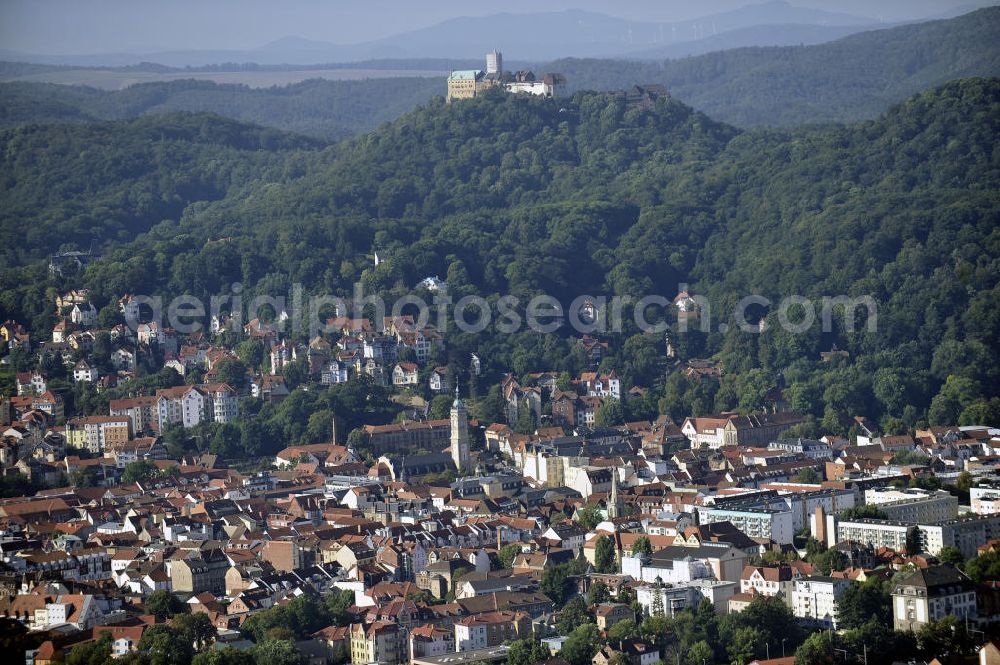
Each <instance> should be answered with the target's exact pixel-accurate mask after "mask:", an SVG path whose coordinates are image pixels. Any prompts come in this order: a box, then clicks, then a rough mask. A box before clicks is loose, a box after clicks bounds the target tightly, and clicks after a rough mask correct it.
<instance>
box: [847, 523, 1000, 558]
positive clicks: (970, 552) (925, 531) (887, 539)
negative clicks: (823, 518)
mask: <svg viewBox="0 0 1000 665" xmlns="http://www.w3.org/2000/svg"><path fill="white" fill-rule="evenodd" d="M911 531H913V532H916V533H915V538H916V544H917V548H918V552H924V553H927V554H933V555H937V554H938V553H939V552H940V551H941V550H942V549H943V548H945V547H956V548H958V550H959V551H960V552H961V553H962V556H964V557H965V558H971V557H973V556H975V555H976V552H977V550H978V548H979V546H980V545H982V544H983V543H985V542H987V541H989V540H992V539H994V538H997V537H998V536H1000V515H983V516H979V515H975V516H970V517H961V518H957V519H951V520H943V521H940V522H935V523H930V524H927V523H924V524H920V523H913V522H901V521H894V520H873V519H862V520H851V521H841V522H838V523H837V527H836V536H837V542H843V541H845V540H853V541H856V542H860V543H865V544H867V545H871V546H872V547H876V548H877V547H890V548H892V549H894V550H897V551H902V550H905V549H906V540H907V535H908V534H909V533H910V532H911ZM915 553H916V552H911V554H915Z"/></svg>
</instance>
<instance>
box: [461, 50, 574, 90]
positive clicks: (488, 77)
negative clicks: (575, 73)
mask: <svg viewBox="0 0 1000 665" xmlns="http://www.w3.org/2000/svg"><path fill="white" fill-rule="evenodd" d="M497 86H503V88H504V89H505V90H507V92H512V93H526V94H529V95H539V96H542V97H560V96H562V95H563V94H564V92H565V87H566V78H565V77H564V76H563V75H562V74H552V73H549V74H545V75H543V76H542V77H541V78H536V76H535V73H534V72H531V71H518V72H507V71H504V69H503V54H502V53H500V51H497V50H495V49H494V50H493V51H490V52H489V53H487V54H486V70H485V71H483V70H481V69H457V70H455V71H453V72H451V74H449V75H448V101H449V102H451V101H452V100H455V99H472V98H474V97H477V96H479V95H481V94H482V93H483V92H485V91H486V90H488V89H490V88H493V87H497Z"/></svg>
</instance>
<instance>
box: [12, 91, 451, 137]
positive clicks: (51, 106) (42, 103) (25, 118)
mask: <svg viewBox="0 0 1000 665" xmlns="http://www.w3.org/2000/svg"><path fill="white" fill-rule="evenodd" d="M443 85H444V84H443V81H442V80H440V79H436V78H425V77H415V76H400V77H392V78H374V79H365V80H356V81H354V80H344V81H330V80H326V79H309V80H305V81H302V82H299V83H293V84H289V85H285V86H271V87H262V88H251V87H249V86H246V85H239V84H231V83H215V82H212V81H200V80H195V79H179V80H176V81H166V82H156V83H140V84H136V85H132V86H129V87H127V88H125V89H123V90H114V91H109V90H98V89H96V88H90V87H86V86H75V85H74V86H70V85H59V84H54V83H35V82H23V81H12V82H5V83H0V127H17V126H20V125H24V124H30V123H51V122H98V121H101V120H121V119H126V118H134V117H140V116H144V115H155V114H161V113H172V112H180V111H186V112H209V113H216V114H218V115H221V116H224V117H227V118H232V119H233V120H239V121H242V122H249V123H255V124H259V125H264V126H267V127H274V128H276V129H281V130H284V131H289V132H296V133H299V134H303V135H306V136H310V137H313V138H317V139H321V140H324V141H336V140H340V139H343V138H346V137H349V136H352V135H355V134H359V133H362V132H367V131H370V130H372V129H374V128H376V127H377V126H378V125H379V124H380V123H383V122H389V121H391V120H394V119H395V118H397V117H398V116H400V115H401V114H403V113H405V112H406V111H408V110H410V109H412V108H413V107H414V106H416V105H418V104H423V103H425V102H426V101H427V100H429V99H430V98H431V97H433V96H434V95H437V94H441V92H442V89H443Z"/></svg>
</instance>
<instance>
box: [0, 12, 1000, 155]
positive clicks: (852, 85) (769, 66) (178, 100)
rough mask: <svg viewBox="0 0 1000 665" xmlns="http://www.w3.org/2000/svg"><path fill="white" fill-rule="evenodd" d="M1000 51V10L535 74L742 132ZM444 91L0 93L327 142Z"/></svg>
mask: <svg viewBox="0 0 1000 665" xmlns="http://www.w3.org/2000/svg"><path fill="white" fill-rule="evenodd" d="M998 43H1000V8H989V9H983V10H979V11H977V12H973V13H970V14H967V15H964V16H960V17H958V18H955V19H949V20H942V21H931V22H927V23H921V24H914V25H907V26H900V27H896V28H890V29H886V30H879V31H869V32H865V33H861V34H857V35H852V36H850V37H847V38H844V39H842V40H838V41H835V42H831V43H827V44H819V45H813V46H805V47H784V48H750V49H739V50H734V51H723V52H719V53H710V54H706V55H701V56H697V57H692V58H687V59H683V60H676V61H665V62H657V63H641V62H635V61H625V60H576V59H566V60H559V61H556V62H553V63H543V64H540V65H537V66H535V67H536V71H559V72H563V73H564V74H565V75H566V76H567V78H568V80H569V87H570V89H571V90H582V89H591V90H617V89H623V88H626V87H628V86H630V85H633V84H647V83H662V84H664V85H665V86H666V87H667V89H668V90H669V91H670V92H671V94H672V95H673V96H675V97H676V98H678V99H680V100H682V101H684V102H685V103H688V104H690V105H692V106H693V107H694V108H696V109H698V110H701V111H704V112H706V113H707V114H708V115H710V116H712V117H715V118H720V119H723V120H725V121H727V122H730V123H733V124H736V125H740V126H758V125H766V126H791V125H796V124H801V123H818V122H845V121H853V120H859V119H865V118H873V117H875V116H877V115H878V114H879V113H882V112H883V111H885V110H886V109H887V108H888V107H889V106H891V105H892V104H894V103H897V102H899V101H901V100H903V99H905V98H906V97H907V96H909V95H911V94H914V93H915V92H918V91H920V90H923V89H926V88H928V87H932V86H936V85H941V84H943V83H945V82H947V81H949V80H952V79H955V78H962V77H969V76H996V75H1000V53H998V49H997V48H996V44H998ZM396 62H398V61H393V63H392V64H393V65H395V63H396ZM429 62H437V63H440V61H429ZM439 66H440V65H439ZM9 71H11V72H12V73H13V74H19V73H20V71H21V70H20V69H17V68H11V69H9ZM27 71H29V72H33V71H34V70H33V69H31V66H28V70H27ZM59 73H60V72H55V74H59ZM66 73H67V74H77V75H78V74H79V73H78V72H77V71H76V70H71V71H69V72H66ZM30 75H32V76H35V75H38V74H34V73H33V74H30ZM122 75H123V76H124V75H129V76H131V75H134V72H132V71H131V70H129V71H127V72H123V74H122ZM176 75H177V76H183V74H181V73H178V74H176ZM269 75H270V74H269ZM297 75H298V76H301V77H303V78H305V77H309V76H315V75H317V74H316V73H315V72H312V71H305V72H299V73H297ZM444 91H445V82H444V77H443V75H441V76H439V77H434V78H417V77H414V78H408V79H407V78H390V79H380V80H369V81H324V80H311V81H305V82H301V83H297V84H294V85H291V86H286V87H276V88H263V89H251V88H247V87H244V86H235V85H217V84H214V83H211V82H208V81H173V82H163V83H151V84H144V85H138V86H133V87H131V88H128V89H125V90H122V91H116V92H100V91H96V90H93V89H89V88H81V87H70V86H54V85H45V84H38V83H21V82H16V83H5V84H0V126H15V125H19V124H24V123H29V122H48V121H53V122H55V121H76V122H82V121H90V120H96V119H105V120H106V119H114V118H125V117H133V116H137V115H142V114H147V113H158V112H166V111H210V112H214V113H219V114H221V115H224V116H228V117H232V118H236V119H239V120H244V121H249V122H255V123H259V124H262V125H267V126H271V127H276V128H280V129H285V130H290V131H296V132H301V133H305V134H308V135H310V136H313V137H317V138H322V139H327V140H329V139H338V138H343V137H344V136H347V135H350V134H353V133H357V132H363V131H367V130H370V129H373V128H374V127H375V126H377V125H378V124H379V123H381V122H385V121H388V120H391V119H393V118H395V117H397V116H399V115H400V114H402V113H404V112H405V111H407V110H408V109H410V108H412V107H413V106H415V105H417V104H420V103H424V102H426V101H428V100H430V99H431V98H432V97H434V96H437V95H443V94H444Z"/></svg>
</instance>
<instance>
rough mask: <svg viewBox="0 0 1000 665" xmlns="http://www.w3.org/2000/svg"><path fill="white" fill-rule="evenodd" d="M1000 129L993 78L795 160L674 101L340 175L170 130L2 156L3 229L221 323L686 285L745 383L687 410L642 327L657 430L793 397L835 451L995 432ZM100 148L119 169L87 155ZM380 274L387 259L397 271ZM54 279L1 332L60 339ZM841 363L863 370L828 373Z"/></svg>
mask: <svg viewBox="0 0 1000 665" xmlns="http://www.w3.org/2000/svg"><path fill="white" fill-rule="evenodd" d="M998 119H1000V81H998V80H996V79H968V80H962V81H958V82H954V83H950V84H948V85H946V86H944V87H941V88H939V89H936V90H933V91H929V92H926V93H923V94H921V95H918V96H916V97H913V98H911V99H909V100H907V101H906V102H905V103H903V104H901V105H899V106H897V107H895V108H894V109H892V110H891V111H890V112H889V113H888V114H886V115H885V116H883V117H881V118H879V119H877V120H875V121H872V122H867V123H863V124H859V125H854V126H849V127H836V128H827V129H805V130H796V131H794V132H788V133H779V132H773V131H749V132H746V131H745V132H741V131H739V130H736V129H734V128H732V127H731V126H728V125H725V124H721V123H718V122H715V121H713V120H711V119H710V118H709V117H707V116H705V115H703V114H701V113H699V112H696V111H693V110H692V109H690V108H689V107H687V106H684V105H683V104H681V103H680V102H678V101H676V100H667V99H664V100H661V101H659V102H658V103H657V104H656V106H655V107H654V108H652V109H639V108H634V109H629V108H627V107H626V106H625V103H624V99H623V98H622V97H620V96H616V95H606V94H593V93H587V94H584V93H581V94H578V95H577V96H575V97H574V98H573V99H572V100H559V101H553V100H545V99H536V98H526V97H511V96H507V95H503V94H500V93H497V94H490V95H487V96H484V97H483V98H480V99H476V100H471V101H469V102H463V103H458V104H452V105H445V104H444V103H442V102H441V101H435V102H432V103H431V104H430V105H429V106H428V107H426V108H420V109H417V110H415V111H412V112H410V113H408V114H406V115H404V116H403V117H402V118H400V119H399V120H398V121H396V122H394V123H392V124H390V125H387V126H384V127H382V128H380V129H378V130H377V131H375V132H373V133H371V134H368V135H365V136H361V137H357V138H355V139H352V140H350V141H347V142H344V143H341V144H338V145H336V146H333V147H329V148H326V149H324V150H320V151H317V150H309V149H301V148H308V146H300V145H296V144H295V143H294V142H291V139H288V138H287V137H285V136H283V135H276V136H274V137H273V139H274V144H273V145H270V146H269V142H268V141H266V140H265V138H266V133H265V132H262V131H261V130H259V129H253V128H245V127H242V126H240V125H236V124H232V123H229V124H227V123H225V122H222V121H219V120H217V119H212V118H210V117H205V116H170V117H168V118H166V119H164V120H161V119H159V118H156V117H150V118H144V119H143V120H140V121H133V122H132V123H115V124H112V125H107V124H100V125H96V126H93V127H88V126H84V127H79V126H52V127H48V128H40V127H33V128H23V129H19V130H13V131H9V132H7V133H5V134H3V135H2V136H0V139H2V144H0V145H3V151H2V152H3V154H4V155H5V159H6V160H7V163H5V164H3V165H2V166H3V169H2V171H3V173H4V178H5V180H4V181H3V183H4V192H3V198H2V199H0V202H2V203H3V206H4V209H5V211H7V210H10V211H11V212H10V213H8V215H9V217H8V219H9V220H13V219H17V220H18V222H19V224H20V226H18V227H16V228H18V229H27V231H19V232H18V233H19V234H21V235H20V236H17V237H15V235H12V242H20V245H18V246H17V249H16V250H13V251H12V252H11V254H10V259H9V260H10V261H16V260H17V257H18V256H21V255H24V254H25V252H31V251H34V252H35V253H36V254H35V255H37V254H38V252H39V250H40V248H47V247H50V246H51V245H52V244H53V242H56V241H58V242H63V241H69V240H76V241H77V242H78V243H80V242H82V241H83V240H86V239H88V238H89V235H88V234H87V233H84V234H83V235H84V236H85V237H84V238H80V237H79V235H77V236H71V233H72V232H73V229H74V228H76V226H80V227H82V228H86V229H92V230H93V233H97V234H101V235H99V236H98V237H99V238H103V239H105V240H107V241H108V242H107V243H106V245H105V247H104V249H105V252H106V256H105V258H104V259H103V260H101V261H99V262H97V263H96V264H94V265H92V266H90V267H89V268H88V269H87V271H86V273H85V274H84V275H83V276H82V279H79V280H71V282H70V283H73V284H79V285H85V286H87V287H89V288H91V289H92V290H93V293H94V296H95V298H96V299H97V300H98V302H101V301H103V300H110V299H111V298H112V297H114V296H115V294H120V293H121V292H124V291H136V292H147V293H148V292H151V291H152V292H158V293H162V294H164V295H165V296H168V297H173V296H174V295H177V294H179V293H193V294H196V295H203V296H207V295H210V294H217V293H223V292H226V290H227V289H228V285H229V284H231V283H232V282H236V281H239V282H241V283H242V284H244V285H246V293H247V294H253V293H268V294H272V295H273V294H282V293H287V292H288V290H289V289H290V287H291V285H292V284H294V283H299V284H302V285H303V287H304V288H305V289H306V291H307V293H329V292H333V293H342V294H348V293H350V291H351V288H352V285H353V283H354V282H355V281H358V280H360V282H361V283H362V284H363V285H364V286H365V288H366V290H367V291H368V292H378V293H382V294H385V295H390V296H391V295H400V294H404V293H408V292H410V290H411V288H412V287H413V285H414V284H416V283H417V282H418V281H419V280H420V279H421V278H423V277H425V276H426V275H432V274H439V275H442V276H447V279H448V282H449V284H450V285H451V287H452V289H453V292H454V293H455V294H456V295H461V294H468V293H479V294H483V295H490V294H493V295H499V294H514V295H517V296H519V297H521V298H525V297H527V296H530V295H532V294H536V293H548V294H550V295H554V296H556V297H558V298H560V299H561V300H562V301H563V302H564V303H568V302H569V300H571V299H572V298H574V297H576V296H578V295H582V294H593V295H601V294H607V295H621V296H628V297H632V298H639V297H642V296H645V295H651V294H657V295H663V296H667V297H668V298H669V297H673V295H674V294H675V293H676V291H677V288H678V283H680V282H688V283H690V284H691V285H692V288H694V289H695V291H696V292H698V293H703V294H706V295H708V296H710V299H711V302H712V308H713V309H712V312H713V314H712V319H711V321H712V327H711V331H710V332H708V333H693V332H692V333H686V334H684V335H678V336H677V340H676V345H677V348H678V349H679V351H680V353H681V355H682V357H701V356H706V355H714V356H716V357H717V358H718V359H720V360H721V361H722V362H723V363H724V367H725V368H726V375H725V377H724V379H723V381H722V382H721V383H720V384H718V385H715V384H711V383H710V384H689V383H686V382H685V380H684V379H683V377H682V375H679V374H678V375H672V377H671V379H670V380H669V381H668V382H667V383H666V385H663V384H662V380H663V374H662V365H661V363H660V358H661V357H662V355H661V354H662V337H660V336H659V335H655V336H653V335H646V336H644V335H641V334H639V333H640V331H639V330H637V329H636V328H634V327H627V328H626V329H625V330H623V331H622V333H620V334H615V335H612V336H611V341H612V344H611V348H612V349H613V354H612V355H611V357H610V358H609V359H608V360H607V361H606V364H607V366H608V367H610V366H614V367H616V369H617V370H618V371H619V372H620V373H621V374H622V375H623V376H624V377H625V380H626V382H628V383H630V384H631V383H636V384H639V385H645V386H653V387H655V391H654V392H652V393H651V397H650V399H651V400H652V405H653V406H652V408H653V409H654V410H655V408H656V400H657V399H659V400H660V408H662V409H665V410H666V411H668V412H670V413H674V414H681V413H691V412H695V413H699V412H700V413H704V412H707V411H711V410H717V409H725V408H732V407H735V406H740V407H742V408H754V407H755V406H759V404H760V399H762V396H763V392H762V391H766V389H767V388H768V387H769V386H770V385H773V381H774V377H775V376H776V375H777V374H779V373H781V374H782V375H783V376H784V378H785V380H786V381H787V382H788V383H789V384H790V388H789V394H790V395H791V396H792V399H793V402H794V406H795V407H796V408H800V409H802V410H804V411H806V412H808V413H810V414H812V415H814V416H815V417H816V418H817V419H820V418H821V419H823V427H824V429H825V431H838V430H839V429H840V428H841V427H842V422H843V420H842V419H843V418H845V417H847V416H850V415H852V414H854V413H858V412H862V411H863V412H865V413H867V414H869V415H876V416H885V417H887V418H888V417H890V416H892V417H902V418H904V419H905V420H906V422H908V423H909V424H911V425H912V424H914V423H916V422H917V421H918V420H921V419H927V418H929V419H930V420H931V421H932V422H953V421H954V420H957V419H959V418H960V416H961V418H962V419H965V420H975V419H977V418H979V417H980V416H981V414H982V410H983V409H984V408H986V407H984V406H983V405H985V404H986V402H983V401H982V400H983V399H984V398H986V397H990V396H992V395H991V391H992V388H991V386H995V385H997V383H998V382H1000V359H998V349H1000V339H998V338H997V332H996V331H997V330H998V329H1000V320H998V319H1000V311H998V309H1000V308H998V306H997V303H998V302H1000V291H998V288H1000V287H998V276H1000V264H998V259H997V258H996V257H997V256H1000V231H998V230H997V229H1000V223H998V222H1000V219H998V217H1000V206H998V204H997V199H996V191H997V189H998V185H1000V157H998V154H997V152H996V150H995V148H994V145H995V136H996V135H997V131H998V129H1000V127H998V126H997V125H998ZM161 123H165V126H163V127H161V126H160V124H161ZM87 132H90V133H92V134H91V135H89V136H90V138H94V137H101V138H102V142H103V144H101V143H99V142H98V141H94V140H88V141H87V142H86V147H83V143H82V142H81V140H82V138H83V137H84V136H86V135H87V134H86V133H87ZM220 133H222V134H223V135H224V136H225V137H229V138H220ZM115 137H119V138H115ZM263 147H272V148H273V149H271V150H262V149H260V148H263ZM130 157H131V158H134V159H135V164H134V165H130V164H129V162H128V161H127V160H128V159H129V158H130ZM50 170H51V171H52V174H51V175H48V176H46V175H44V173H48V172H49V171H50ZM133 171H134V172H135V173H136V174H137V175H135V176H132V179H131V180H128V179H127V178H126V175H127V174H129V173H132V172H133ZM123 178H124V180H123ZM61 179H65V180H66V182H65V183H63V182H61V181H60V180H61ZM27 183H34V184H32V185H31V186H29V185H28V184H27ZM48 189H51V190H52V195H51V196H50V197H49V198H46V197H45V192H46V191H47V190H48ZM32 197H34V198H32ZM135 201H139V202H142V203H143V204H144V205H150V206H152V207H151V211H147V209H146V208H145V207H142V206H140V205H138V204H137V203H135ZM56 202H58V204H57V203H56ZM15 204H16V207H15ZM39 211H40V212H39ZM67 211H68V212H69V213H70V214H66V213H67ZM157 217H159V218H163V219H164V221H162V222H160V223H155V220H156V219H157ZM67 220H72V223H69V222H68V221H67ZM107 220H110V223H109V222H108V221H107ZM4 228H11V229H13V228H15V227H14V226H13V223H12V222H5V224H4ZM145 228H148V229H149V230H148V232H147V233H145V234H143V235H141V236H139V237H138V238H137V239H136V240H135V241H134V242H131V243H128V244H126V245H124V246H119V245H118V242H117V241H119V240H128V239H129V238H131V237H133V236H134V234H135V233H136V232H138V231H142V230H143V229H145ZM12 234H13V231H12ZM25 234H27V236H26V239H24V240H20V241H18V237H24V235H25ZM220 238H225V239H226V241H225V242H215V241H217V240H219V239H220ZM8 246H10V245H8ZM375 250H377V251H378V253H379V255H380V256H381V257H383V258H384V259H386V260H385V261H383V262H382V263H381V264H380V265H379V266H378V267H377V268H373V267H369V266H370V262H369V259H368V258H367V257H369V256H370V255H371V253H372V252H373V251H375ZM37 279H38V281H39V282H41V284H42V286H37V287H33V286H24V284H25V282H26V280H23V279H19V273H18V272H16V271H15V272H12V271H8V272H7V273H5V274H4V275H3V277H2V280H3V281H2V283H3V286H4V288H3V298H2V299H0V317H4V318H7V317H16V318H18V319H22V320H29V321H35V325H37V327H38V329H39V331H40V333H43V332H44V331H45V324H46V321H45V319H44V318H42V319H38V320H37V321H36V320H35V319H33V318H32V314H31V311H30V309H29V310H26V309H25V308H26V307H30V302H32V298H31V296H30V294H29V293H28V292H27V291H26V290H30V289H31V288H44V284H45V283H46V282H45V278H44V277H37ZM67 284H68V283H61V286H66V285H67ZM53 286H54V285H53ZM750 294H760V295H763V296H766V297H767V298H770V299H771V300H772V301H773V302H774V303H777V302H778V301H780V299H782V298H785V297H788V296H795V295H801V296H805V297H807V298H810V299H814V300H816V301H817V302H818V301H819V299H820V298H821V297H822V296H838V295H842V294H849V295H861V294H870V295H871V296H872V297H874V298H875V300H876V302H877V306H878V311H877V316H878V326H877V330H876V331H875V332H868V331H866V330H865V329H864V327H863V326H859V328H858V329H857V330H854V331H851V330H850V329H849V328H848V326H847V324H846V323H845V322H844V320H843V319H842V318H840V317H836V318H835V319H834V324H833V326H832V328H831V329H830V330H828V331H822V330H821V329H820V327H819V326H818V325H817V326H815V327H813V328H810V329H809V330H808V331H807V332H806V333H803V334H797V335H793V334H791V333H787V332H785V331H783V330H782V327H781V326H780V325H778V322H777V320H776V319H775V316H776V310H777V306H776V305H775V306H773V307H771V308H769V309H767V308H765V309H763V310H759V311H755V312H751V318H752V320H756V319H757V318H758V317H761V316H766V317H768V318H767V321H768V323H767V332H765V333H764V334H759V335H758V334H747V333H743V332H741V331H739V330H738V329H737V327H736V326H735V325H733V324H734V323H735V320H734V314H733V311H732V305H733V304H734V303H735V302H736V301H737V300H738V299H739V298H741V297H743V296H746V295H750ZM522 302H523V301H522ZM668 320H669V318H668ZM719 323H726V324H727V326H728V327H729V328H728V332H720V331H719V330H720V328H719V326H718V324H719ZM862 323H863V322H862ZM567 332H569V331H567ZM833 344H837V345H839V346H840V348H842V349H845V350H847V351H848V352H849V353H850V354H851V355H850V359H848V360H846V361H841V362H835V363H821V362H819V353H820V352H821V351H824V350H827V349H829V348H830V347H831V346H832V345H833ZM473 350H475V351H477V352H478V353H480V354H481V357H483V358H484V361H485V363H486V364H487V367H488V370H487V371H488V376H495V375H496V374H495V373H497V372H500V371H504V370H510V369H513V370H514V371H516V372H518V373H522V372H524V371H528V370H529V369H531V370H537V369H554V370H567V371H569V370H573V369H575V366H574V365H573V363H574V362H575V361H574V360H573V355H572V353H571V352H570V351H571V349H570V347H569V345H568V342H567V340H566V339H565V338H563V337H561V336H560V335H550V336H538V335H535V334H531V333H521V334H515V335H503V334H499V333H498V332H497V331H496V330H495V329H494V328H490V329H488V330H487V331H486V332H484V333H483V334H481V335H474V336H473V335H461V334H455V335H450V336H449V353H450V354H453V356H454V358H455V359H456V361H461V358H463V357H465V358H467V355H464V354H467V353H469V352H470V351H473ZM616 354H617V355H616ZM949 377H953V378H951V379H949ZM946 379H948V382H947V383H946V382H945V380H946ZM644 404H647V407H648V405H649V402H644ZM630 408H632V407H630ZM635 408H638V409H639V411H637V412H636V413H635V414H633V415H640V414H644V413H646V411H645V410H643V409H645V408H646V407H642V406H639V407H635ZM970 409H972V410H971V411H970ZM976 409H978V411H977V410H976ZM994 415H995V414H994ZM983 417H985V416H983ZM992 418H993V416H989V419H992Z"/></svg>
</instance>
